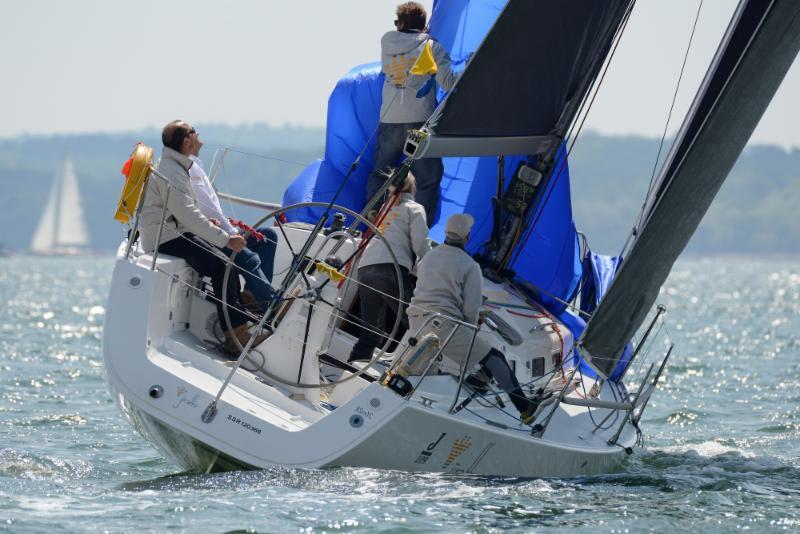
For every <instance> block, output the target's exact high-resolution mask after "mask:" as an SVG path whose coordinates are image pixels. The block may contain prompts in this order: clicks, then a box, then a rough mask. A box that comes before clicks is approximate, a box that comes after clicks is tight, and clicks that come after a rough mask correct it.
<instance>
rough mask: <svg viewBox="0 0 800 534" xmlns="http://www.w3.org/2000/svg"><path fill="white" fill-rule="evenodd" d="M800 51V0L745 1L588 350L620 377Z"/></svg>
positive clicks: (587, 337) (585, 338)
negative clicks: (626, 354) (628, 348)
mask: <svg viewBox="0 0 800 534" xmlns="http://www.w3.org/2000/svg"><path fill="white" fill-rule="evenodd" d="M798 50H800V2H797V1H796V0H742V1H741V2H740V3H739V6H738V8H737V10H736V13H735V14H734V16H733V18H732V20H731V23H730V25H729V26H728V30H727V31H726V33H725V36H724V37H723V39H722V43H721V44H720V46H719V48H718V49H717V53H716V55H715V57H714V60H713V61H712V63H711V66H710V67H709V70H708V72H707V73H706V76H705V78H704V80H703V83H702V85H701V87H700V90H699V91H698V93H697V96H696V97H695V100H694V102H693V104H692V107H691V108H690V111H689V114H688V115H687V116H686V119H685V120H684V122H683V125H682V126H681V129H680V131H679V133H678V136H677V138H676V140H675V143H674V144H673V146H672V150H671V151H670V154H669V155H668V156H667V159H666V160H665V162H664V164H663V166H662V167H661V170H660V172H659V176H658V179H657V181H656V185H655V187H654V188H653V194H652V196H651V197H650V198H648V200H647V202H646V204H645V211H644V214H643V217H642V218H641V220H642V222H641V223H640V225H639V227H638V228H637V229H636V235H637V238H636V241H635V242H634V244H633V247H632V248H631V251H630V253H629V255H628V257H627V258H626V260H625V261H624V262H623V263H622V266H621V267H620V270H619V272H618V273H617V275H616V277H615V279H614V281H613V282H612V284H611V287H610V288H609V290H608V292H607V293H606V295H605V297H604V298H603V300H602V301H601V302H600V304H599V305H598V307H597V309H596V311H595V313H594V315H593V316H592V318H591V320H590V321H589V323H588V325H587V327H586V330H585V331H584V333H583V335H582V337H581V339H579V340H578V348H579V349H580V350H581V353H582V354H583V356H584V357H585V358H586V359H587V360H588V361H589V362H590V363H591V364H592V366H593V367H594V368H595V369H596V370H598V371H599V372H600V373H602V374H603V375H605V376H607V377H610V376H612V375H613V374H614V371H615V370H616V369H617V364H618V363H619V359H620V358H621V355H622V351H623V348H624V346H625V345H626V344H627V343H628V342H629V341H630V340H631V338H632V337H633V335H634V334H635V333H636V330H637V329H638V328H639V327H640V326H641V324H642V322H643V321H644V318H645V316H646V315H647V313H648V312H649V310H650V308H651V307H652V305H653V303H654V302H655V299H656V297H657V296H658V292H659V289H660V288H661V286H662V284H663V283H664V281H665V280H666V278H667V276H668V275H669V272H670V270H671V269H672V265H673V264H674V262H675V260H676V259H677V258H678V256H679V255H680V253H681V252H682V251H683V249H684V248H685V246H686V244H687V243H688V241H689V239H690V238H691V236H692V234H694V232H695V230H696V228H697V226H698V225H699V223H700V221H701V219H702V218H703V215H704V214H705V213H706V210H707V209H708V207H709V205H710V204H711V202H712V200H713V199H714V196H715V195H716V194H717V191H719V188H720V187H721V186H722V183H723V182H724V180H725V178H726V177H727V176H728V173H729V172H730V170H731V168H732V167H733V165H734V163H736V160H737V158H738V157H739V154H740V153H741V151H742V149H743V148H744V147H745V145H746V143H747V141H748V139H749V138H750V134H751V133H752V132H753V130H754V129H755V127H756V126H757V125H758V122H759V120H760V119H761V116H762V115H763V113H764V111H765V110H766V109H767V106H768V105H769V103H770V101H771V100H772V97H773V96H774V95H775V92H776V91H777V90H778V87H779V86H780V84H781V82H782V81H783V78H784V76H785V75H786V72H787V71H788V70H789V68H790V67H791V65H792V62H793V61H794V59H795V56H796V55H797V53H798Z"/></svg>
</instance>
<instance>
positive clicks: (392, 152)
mask: <svg viewBox="0 0 800 534" xmlns="http://www.w3.org/2000/svg"><path fill="white" fill-rule="evenodd" d="M420 126H422V123H421V122H412V123H399V122H398V123H393V122H382V123H380V124H379V125H378V140H377V142H376V143H375V165H374V166H373V167H372V172H371V173H370V174H369V177H368V178H367V200H369V199H371V198H372V197H373V195H374V194H375V192H376V191H378V189H380V187H381V185H383V182H385V181H386V175H385V173H386V172H388V171H389V169H391V168H393V167H396V166H397V165H398V164H399V163H400V159H401V157H402V155H403V145H405V142H406V137H408V132H409V130H414V129H417V128H419V127H420Z"/></svg>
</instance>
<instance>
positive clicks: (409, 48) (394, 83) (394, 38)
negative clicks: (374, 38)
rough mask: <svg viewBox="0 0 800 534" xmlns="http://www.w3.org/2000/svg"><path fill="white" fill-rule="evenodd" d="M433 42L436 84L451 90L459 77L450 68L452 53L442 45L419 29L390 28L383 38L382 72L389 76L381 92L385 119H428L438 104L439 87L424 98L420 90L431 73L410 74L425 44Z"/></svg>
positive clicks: (389, 120)
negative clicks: (392, 29)
mask: <svg viewBox="0 0 800 534" xmlns="http://www.w3.org/2000/svg"><path fill="white" fill-rule="evenodd" d="M429 40H430V41H431V50H432V52H433V57H434V60H435V61H436V67H437V71H436V83H437V84H439V86H441V87H442V88H443V89H444V90H445V91H450V90H451V89H452V88H453V85H454V84H455V82H456V79H457V76H456V74H455V73H454V72H453V71H452V69H451V67H450V56H449V55H448V54H447V50H445V49H444V47H443V46H442V45H440V44H439V43H438V42H436V41H434V40H433V39H431V36H430V35H428V34H427V33H422V32H419V31H408V32H400V31H390V32H387V33H386V34H385V35H384V36H383V38H381V71H382V72H383V73H384V74H385V75H386V80H385V81H384V83H383V90H382V94H381V98H382V101H381V118H380V121H381V122H386V123H412V122H424V121H426V120H428V117H430V116H431V113H433V110H434V108H435V107H436V90H435V88H434V89H431V90H430V91H428V93H427V94H426V95H425V96H423V97H422V98H417V91H419V89H420V88H421V87H422V86H423V85H425V82H427V81H428V79H429V77H430V76H429V75H427V74H426V75H414V74H409V71H410V70H411V67H412V66H413V65H414V63H415V62H416V61H417V58H418V57H419V55H420V53H421V52H422V50H423V49H424V48H425V43H426V42H427V41H429Z"/></svg>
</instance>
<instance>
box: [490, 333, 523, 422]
mask: <svg viewBox="0 0 800 534" xmlns="http://www.w3.org/2000/svg"><path fill="white" fill-rule="evenodd" d="M480 365H481V370H482V371H483V372H484V373H486V374H487V375H488V376H489V378H494V381H495V382H497V385H498V386H500V389H502V390H503V391H505V392H506V393H508V398H509V399H511V403H512V404H513V405H514V407H515V408H516V409H517V410H519V412H520V413H522V412H524V411H526V410H528V408H529V407H530V404H531V403H530V401H529V400H528V397H526V396H525V393H524V392H523V391H522V388H521V387H520V385H519V381H518V380H517V377H516V375H514V371H512V370H511V366H510V365H508V361H507V360H506V357H505V356H504V355H503V353H502V352H500V351H499V350H497V349H494V348H493V349H492V350H490V351H489V354H487V355H486V356H484V358H483V359H482V360H481V361H480Z"/></svg>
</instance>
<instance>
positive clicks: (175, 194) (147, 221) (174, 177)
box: [139, 147, 230, 252]
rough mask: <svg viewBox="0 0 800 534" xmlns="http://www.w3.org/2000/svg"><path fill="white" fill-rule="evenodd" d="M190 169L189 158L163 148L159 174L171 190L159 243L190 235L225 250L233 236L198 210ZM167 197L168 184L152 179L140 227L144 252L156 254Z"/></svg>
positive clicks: (149, 183)
mask: <svg viewBox="0 0 800 534" xmlns="http://www.w3.org/2000/svg"><path fill="white" fill-rule="evenodd" d="M191 166H192V160H191V159H189V157H188V156H184V155H183V154H181V153H180V152H177V151H175V150H172V149H171V148H167V147H164V151H163V152H162V153H161V159H160V160H159V162H158V172H159V173H161V174H163V175H164V176H165V177H166V178H167V180H169V184H170V185H171V186H172V188H171V190H170V193H169V200H168V201H167V211H166V214H165V221H164V230H163V231H162V232H161V241H159V243H158V244H159V245H160V244H161V243H166V242H167V241H172V240H173V239H176V238H178V237H180V234H182V233H185V232H191V233H193V234H194V235H196V236H198V237H201V238H203V239H205V240H206V241H208V242H209V243H211V244H212V245H216V246H217V247H220V248H222V247H224V246H225V245H226V244H227V243H228V239H230V236H229V235H228V233H227V232H226V231H225V230H223V229H221V228H219V227H217V226H214V225H213V224H212V223H211V221H209V220H208V219H207V218H206V217H205V216H204V215H203V214H202V213H200V210H198V209H197V200H196V199H195V196H194V191H193V189H192V186H191V184H190V183H189V168H190V167H191ZM166 198H167V183H166V182H165V181H164V180H163V179H162V178H160V177H158V176H155V175H153V176H150V179H149V180H148V182H147V192H146V197H145V199H144V205H143V206H142V214H141V224H140V226H139V232H140V233H141V238H142V248H144V250H145V252H153V251H154V250H155V248H156V238H157V237H158V227H159V225H160V223H161V211H162V209H163V207H164V201H165V199H166Z"/></svg>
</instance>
